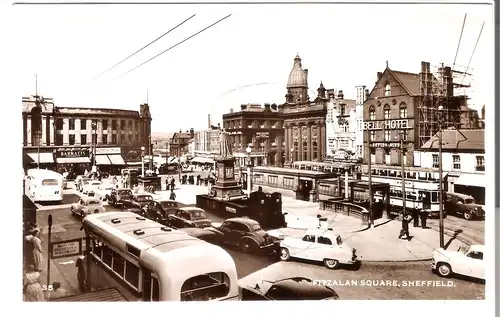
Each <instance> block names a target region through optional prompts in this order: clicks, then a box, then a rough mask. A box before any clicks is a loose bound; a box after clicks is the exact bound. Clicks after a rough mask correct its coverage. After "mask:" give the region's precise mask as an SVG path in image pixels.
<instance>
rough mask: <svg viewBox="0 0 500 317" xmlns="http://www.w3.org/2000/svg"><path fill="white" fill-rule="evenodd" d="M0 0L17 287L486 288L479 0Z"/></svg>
mask: <svg viewBox="0 0 500 317" xmlns="http://www.w3.org/2000/svg"><path fill="white" fill-rule="evenodd" d="M9 14H10V15H11V17H10V18H11V20H12V21H13V22H12V25H11V26H12V28H13V30H12V39H11V41H12V45H13V51H14V52H15V55H14V56H15V61H14V62H13V63H14V64H15V67H13V69H14V71H15V73H16V75H15V79H13V83H14V82H15V86H16V88H15V93H16V96H15V98H16V99H15V106H14V107H11V108H12V109H14V110H12V117H13V118H17V119H13V121H16V123H12V124H19V125H18V126H16V128H15V130H16V131H15V133H16V134H19V136H18V137H17V136H16V137H15V141H13V144H14V145H13V146H14V148H13V149H11V150H14V151H21V152H22V153H20V155H21V157H22V159H21V163H22V170H23V176H22V177H23V178H22V192H21V196H22V252H19V253H20V254H19V261H20V262H21V263H19V266H18V267H17V271H12V272H9V273H11V274H13V275H14V276H16V278H15V279H14V282H15V283H17V284H21V282H22V294H21V293H19V294H18V296H17V295H16V296H17V297H16V298H18V299H19V300H21V301H22V302H66V303H67V302H163V301H173V302H185V301H197V302H199V301H259V302H267V301H317V300H340V301H342V300H375V301H377V300H419V301H428V300H429V301H430V300H433V301H449V300H460V301H463V300H467V301H470V303H471V304H472V303H473V302H474V301H479V302H483V303H484V302H485V299H487V297H490V299H491V300H493V297H492V296H493V294H489V293H488V296H487V291H486V289H487V288H489V287H491V285H488V283H490V282H491V283H493V282H494V279H491V280H490V276H492V274H493V272H492V271H491V268H493V264H490V262H491V263H493V259H494V256H495V254H494V249H493V247H492V245H493V244H492V243H493V241H492V240H491V239H490V238H489V237H487V236H488V234H489V233H492V232H493V229H492V228H493V220H494V217H495V214H494V210H495V208H494V206H493V204H492V199H493V198H494V197H491V196H489V194H488V193H489V192H490V189H489V188H488V186H490V185H489V184H493V178H492V177H493V176H492V175H493V173H492V172H493V168H494V167H493V165H494V164H493V157H492V155H493V149H494V144H493V143H492V141H491V140H492V139H491V138H490V136H489V135H488V129H493V126H494V124H495V123H494V120H493V114H494V98H493V93H494V89H493V88H494V83H493V71H494V67H495V66H494V62H493V56H494V52H493V47H494V45H493V38H494V27H495V22H494V20H493V4H492V2H490V3H482V4H474V5H472V4H460V3H455V4H447V3H441V4H436V3H427V4H425V3H422V4H416V3H413V4H410V3H406V4H405V3H404V2H402V3H400V4H395V3H367V2H364V3H356V2H352V3H327V2H324V3H319V2H318V3H306V2H302V3H287V4H280V3H276V2H275V3H267V4H266V3H254V4H252V3H248V2H247V3H245V4H243V3H238V2H234V3H201V2H200V3H196V4H193V3H191V4H181V3H176V4H173V3H170V4H168V3H163V4H152V3H149V4H140V3H135V4H125V3H121V4H119V3H115V4H113V3H106V4H98V3H94V4H91V3H78V2H76V1H75V2H74V3H68V2H66V3H64V4H57V2H54V3H44V4H41V3H38V4H37V3H36V2H34V3H26V2H25V3H14V4H12V6H11V8H10V9H9ZM497 66H498V65H497ZM21 115H22V121H21V120H19V119H21ZM6 124H8V123H6ZM13 130H14V129H13ZM13 130H11V132H10V133H12V132H13ZM485 131H486V133H485ZM8 133H9V132H4V137H7V136H8ZM20 142H22V145H21V144H19V143H20ZM488 155H490V156H488ZM12 162H13V163H9V165H8V166H10V167H8V169H10V170H12V173H13V176H12V178H13V179H20V176H21V175H19V174H20V173H19V169H20V168H21V166H19V164H20V163H19V160H16V161H15V163H14V161H12ZM486 163H488V164H486ZM6 166H7V165H6ZM16 171H18V172H16ZM16 186H17V185H16ZM491 186H492V185H491ZM18 188H19V187H18ZM18 193H19V191H18V189H17V188H15V189H12V195H16V197H19V196H17V195H19V194H18ZM9 195H10V194H9ZM12 199H14V198H12ZM13 208H18V207H13ZM17 217H18V218H16V219H15V220H13V224H14V227H15V228H18V227H20V226H18V225H19V221H21V219H20V218H21V216H20V215H18V216H17ZM16 230H17V229H16ZM14 235H19V231H15V233H14ZM18 237H19V236H18ZM10 238H14V240H15V239H19V238H20V237H19V238H15V236H14V237H10ZM16 248H21V245H20V244H19V247H16ZM487 279H488V283H487V282H486V280H487ZM16 281H17V282H16ZM371 302H372V301H370V303H371ZM353 304H354V305H356V302H353ZM274 305H275V304H273V305H272V306H274ZM308 305H309V306H308V307H310V308H311V307H314V306H311V305H314V304H313V303H308ZM325 305H326V304H324V302H323V306H318V307H325V308H326V307H329V306H325ZM414 305H416V306H414ZM419 305H420V304H418V303H417V304H411V306H407V308H404V309H405V310H407V309H408V308H409V307H411V308H409V310H410V311H413V310H415V311H416V310H419V309H420V306H419ZM147 306H149V305H147ZM49 307H51V306H49ZM64 307H66V306H64ZM69 307H72V306H68V309H69ZM84 307H88V306H84ZM120 307H123V313H126V312H127V308H126V307H127V306H120ZM183 307H184V306H183ZM218 307H221V308H222V307H224V306H215V307H214V308H215V309H217V308H218ZM248 307H249V308H250V307H256V308H255V309H258V307H260V306H248ZM262 307H268V306H262ZM279 307H281V306H279ZM343 307H346V306H343ZM350 307H353V306H352V305H351V306H350ZM402 307H404V306H402ZM422 307H425V306H422ZM212 309H213V308H212ZM327 309H333V308H327ZM353 309H354V308H353ZM251 310H253V308H252V309H251ZM262 311H264V310H262ZM255 312H256V311H255V310H254V313H255ZM429 312H431V310H427V313H429ZM391 313H398V310H395V311H391ZM400 313H403V311H401V312H400ZM434 313H437V312H433V314H434ZM259 314H260V313H259ZM266 314H267V313H265V314H264V315H266Z"/></svg>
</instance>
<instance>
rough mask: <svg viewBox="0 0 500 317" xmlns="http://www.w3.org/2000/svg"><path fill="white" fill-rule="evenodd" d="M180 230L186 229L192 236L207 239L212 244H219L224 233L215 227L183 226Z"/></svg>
mask: <svg viewBox="0 0 500 317" xmlns="http://www.w3.org/2000/svg"><path fill="white" fill-rule="evenodd" d="M178 230H179V231H184V232H185V233H187V234H189V235H190V236H192V237H195V238H198V239H200V240H204V241H207V242H209V243H212V244H219V243H220V240H221V238H222V234H221V233H220V232H218V231H217V230H214V229H213V228H203V229H201V228H181V229H178Z"/></svg>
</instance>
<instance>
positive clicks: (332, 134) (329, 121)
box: [325, 89, 357, 158]
mask: <svg viewBox="0 0 500 317" xmlns="http://www.w3.org/2000/svg"><path fill="white" fill-rule="evenodd" d="M328 98H329V100H328V103H327V113H326V120H325V123H326V137H327V142H326V144H327V151H326V156H327V157H329V158H330V157H333V156H334V155H335V152H336V151H337V150H343V151H346V152H350V153H356V127H357V125H356V123H357V122H356V100H350V99H344V93H343V91H342V90H339V91H338V93H336V92H335V91H334V90H333V89H329V90H328Z"/></svg>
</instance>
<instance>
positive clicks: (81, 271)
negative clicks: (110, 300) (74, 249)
mask: <svg viewBox="0 0 500 317" xmlns="http://www.w3.org/2000/svg"><path fill="white" fill-rule="evenodd" d="M83 259H84V257H83V256H81V257H79V258H78V259H77V260H76V267H77V268H78V272H77V273H76V279H77V280H78V289H79V290H80V292H82V293H84V292H85V291H86V287H85V286H86V284H85V282H86V279H85V268H84V263H83Z"/></svg>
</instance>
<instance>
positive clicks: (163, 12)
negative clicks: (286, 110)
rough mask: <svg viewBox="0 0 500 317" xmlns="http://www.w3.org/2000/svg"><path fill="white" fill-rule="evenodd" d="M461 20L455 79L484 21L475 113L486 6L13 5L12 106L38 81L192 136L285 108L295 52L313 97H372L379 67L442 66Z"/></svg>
mask: <svg viewBox="0 0 500 317" xmlns="http://www.w3.org/2000/svg"><path fill="white" fill-rule="evenodd" d="M193 14H196V16H195V17H194V18H192V19H190V20H189V21H187V22H186V23H184V24H183V25H182V26H180V27H178V28H177V29H175V30H174V31H172V32H171V33H169V34H168V35H166V36H164V37H162V38H161V39H160V40H158V41H157V42H155V43H154V44H152V45H150V46H149V47H147V48H146V49H144V50H143V51H141V52H139V53H138V54H136V55H135V56H133V57H131V58H130V59H128V60H127V61H125V62H123V63H122V64H120V65H118V66H117V67H115V68H114V69H112V70H111V71H109V72H107V73H105V74H103V75H101V76H98V75H99V74H101V73H102V72H104V71H106V70H107V69H109V68H110V67H112V66H113V65H115V64H116V63H118V62H119V61H121V60H123V59H124V58H126V57H127V56H129V55H130V54H132V53H133V52H135V51H137V50H139V49H140V48H141V47H143V46H144V45H146V44H148V43H149V42H151V41H153V40H154V39H156V38H157V37H159V36H160V35H162V34H163V33H165V32H167V31H168V30H169V29H171V28H173V27H174V26H176V25H178V24H179V23H181V22H182V21H184V20H186V19H187V18H189V17H190V16H192V15H193ZM228 14H231V16H230V17H229V18H227V19H225V20H223V21H222V22H220V23H218V24H217V25H215V26H213V27H211V28H209V29H207V30H206V31H204V32H202V33H200V34H198V35H196V36H194V37H193V38H191V39H189V40H187V41H186V42H184V43H182V44H180V45H178V46H177V47H175V48H173V49H171V50H170V51H168V52H166V53H164V54H162V55H160V56H159V57H157V58H155V59H153V60H152V61H150V62H148V63H146V64H144V65H143V66H141V67H139V68H137V69H136V70H134V71H132V72H130V73H128V74H126V75H123V76H121V77H120V75H122V74H124V73H126V72H127V71H129V70H131V69H132V68H134V67H136V66H138V65H139V64H141V63H143V62H144V61H146V60H148V59H149V58H151V57H153V56H155V55H157V54H158V53H160V52H162V51H164V50H166V49H168V48H169V47H170V46H172V45H174V44H176V43H178V42H180V41H182V40H184V39H185V38H187V37H189V36H191V35H193V34H194V33H196V32H198V31H200V30H201V29H203V28H205V27H207V26H209V25H210V24H212V23H214V22H216V21H217V20H220V19H221V18H223V17H225V16H227V15H228ZM465 14H467V20H466V24H465V28H464V31H463V36H462V41H461V44H460V50H459V52H458V56H457V60H456V65H458V66H457V67H458V68H457V69H460V67H461V69H465V67H466V66H467V64H468V62H469V59H470V57H471V54H472V51H473V49H474V45H475V43H476V40H477V37H478V35H479V32H480V29H481V25H482V23H483V22H485V26H484V29H483V31H482V34H481V38H480V40H479V43H478V46H477V49H476V51H475V53H474V56H473V59H472V62H471V64H470V67H469V71H470V72H473V75H474V76H473V77H472V82H471V83H472V85H473V88H472V89H471V90H470V91H469V95H470V97H471V98H472V99H471V100H470V103H471V104H472V107H474V108H476V109H480V108H481V107H482V105H483V104H486V105H487V108H488V107H492V106H493V90H492V89H493V81H492V79H493V19H492V17H493V13H492V6H487V5H473V6H472V5H394V4H390V5H354V4H353V5H332V4H330V5H310V4H309V5H93V6H90V5H87V6H82V5H66V6H27V5H15V6H12V7H11V10H9V17H10V18H11V20H10V26H11V28H12V30H13V31H12V35H13V36H12V37H11V40H12V41H13V47H14V50H15V57H14V59H13V60H12V63H13V66H14V69H15V70H16V72H15V78H14V80H15V89H16V90H15V91H16V93H17V94H18V100H19V105H20V104H21V101H20V99H21V97H22V96H28V95H34V94H35V74H36V75H37V77H38V94H39V95H43V96H45V97H51V98H53V100H54V102H55V104H56V106H71V107H73V106H74V107H90V108H94V107H95V108H99V107H100V108H117V109H128V110H139V105H140V104H141V103H144V102H146V101H147V102H148V103H149V105H150V108H151V113H152V116H153V122H152V130H153V132H173V131H178V130H179V129H182V130H188V129H189V128H194V129H195V130H198V129H203V128H206V127H207V125H208V122H207V116H208V114H212V117H213V121H212V123H214V124H215V123H217V122H218V121H220V118H221V115H222V114H223V113H226V112H229V109H230V108H233V109H234V111H237V110H238V109H240V105H241V104H246V103H260V104H264V103H266V102H268V103H276V104H280V103H283V102H284V99H285V94H286V82H287V79H288V74H289V72H290V70H291V69H292V66H293V59H294V57H295V55H296V54H297V53H298V54H299V55H300V57H301V58H302V65H303V67H304V68H307V69H308V70H309V88H310V90H311V91H312V92H311V99H314V96H315V95H314V93H316V89H317V88H318V86H319V84H320V82H321V81H322V82H323V84H324V86H325V87H326V88H327V89H329V88H334V89H342V90H343V91H344V95H345V98H349V99H355V97H356V90H355V86H356V85H366V86H367V88H368V89H370V90H371V89H372V88H373V85H374V83H375V80H376V73H377V72H378V71H383V70H384V68H385V65H386V61H388V64H389V67H390V68H391V69H393V70H399V71H407V72H415V73H418V72H419V70H420V62H421V61H428V62H430V63H431V65H436V66H437V65H439V64H440V63H445V64H448V65H450V66H451V65H452V64H453V60H454V57H455V52H456V50H457V45H458V40H459V36H460V31H461V28H462V23H463V19H464V15H465ZM459 66H460V67H459ZM96 76H98V77H97V78H96ZM257 84H258V85H257ZM240 87H244V88H240Z"/></svg>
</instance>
